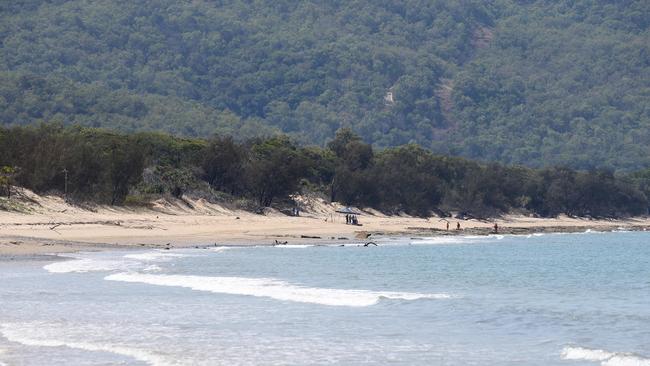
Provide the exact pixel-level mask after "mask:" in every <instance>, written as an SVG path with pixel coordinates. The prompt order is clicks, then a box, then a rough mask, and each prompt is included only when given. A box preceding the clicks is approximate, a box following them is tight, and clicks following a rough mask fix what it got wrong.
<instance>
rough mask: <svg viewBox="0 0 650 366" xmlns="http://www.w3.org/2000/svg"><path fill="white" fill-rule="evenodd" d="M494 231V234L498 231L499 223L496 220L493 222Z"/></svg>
mask: <svg viewBox="0 0 650 366" xmlns="http://www.w3.org/2000/svg"><path fill="white" fill-rule="evenodd" d="M494 233H495V234H498V233H499V225H498V224H497V223H496V222H495V223H494Z"/></svg>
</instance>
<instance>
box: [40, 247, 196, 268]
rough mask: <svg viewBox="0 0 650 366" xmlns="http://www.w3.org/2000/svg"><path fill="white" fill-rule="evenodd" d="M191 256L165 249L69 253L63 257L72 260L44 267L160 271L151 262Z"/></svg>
mask: <svg viewBox="0 0 650 366" xmlns="http://www.w3.org/2000/svg"><path fill="white" fill-rule="evenodd" d="M102 256H103V257H102ZM189 256H190V255H189V254H181V253H169V252H163V251H152V252H144V253H134V254H127V255H124V256H122V257H108V258H106V256H105V255H104V254H86V255H85V256H84V255H83V254H82V255H68V256H62V257H64V258H69V259H70V260H66V261H61V262H54V263H50V264H47V265H45V266H43V269H45V270H46V271H48V272H50V273H72V272H77V273H84V272H110V271H129V270H135V269H142V268H144V269H143V270H145V271H158V270H160V267H158V266H156V265H154V264H150V262H169V261H171V260H174V259H177V258H184V257H189Z"/></svg>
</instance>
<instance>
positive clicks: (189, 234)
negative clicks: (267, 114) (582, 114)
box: [0, 190, 650, 255]
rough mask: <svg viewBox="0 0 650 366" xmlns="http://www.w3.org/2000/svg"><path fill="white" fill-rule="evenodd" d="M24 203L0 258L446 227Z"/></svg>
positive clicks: (205, 207) (313, 212)
mask: <svg viewBox="0 0 650 366" xmlns="http://www.w3.org/2000/svg"><path fill="white" fill-rule="evenodd" d="M24 198H28V199H29V200H31V201H32V202H27V201H25V199H24ZM24 198H23V200H21V201H20V202H21V204H22V205H23V208H27V210H28V211H29V212H28V213H19V212H7V211H0V255H24V254H38V253H57V252H69V251H78V250H89V249H101V248H107V247H108V248H115V247H119V246H130V247H138V246H142V245H146V246H165V245H167V244H168V243H169V244H170V245H172V246H174V247H180V246H194V245H211V244H214V243H216V244H219V245H228V244H235V245H246V244H272V243H273V242H274V241H275V240H279V241H288V242H289V243H290V244H295V243H303V242H307V241H319V240H318V239H306V238H301V236H317V237H320V238H321V239H320V241H326V240H327V241H330V242H331V241H332V240H339V238H347V239H348V240H349V239H354V238H355V237H358V238H365V235H364V234H365V232H384V233H393V234H395V233H404V234H406V235H408V234H409V233H410V234H412V233H414V232H415V231H418V230H419V231H422V230H426V229H439V230H444V229H445V224H446V223H445V221H441V220H440V219H438V218H430V219H428V220H427V219H421V218H414V217H410V216H405V215H404V216H386V215H383V214H381V213H379V212H376V211H372V210H370V211H367V212H364V213H365V214H364V215H362V216H360V217H359V219H360V222H361V223H362V224H363V226H361V227H359V226H352V225H346V224H345V218H344V216H343V215H341V214H336V213H335V212H334V211H335V210H336V208H338V207H340V206H337V205H334V204H328V203H326V202H324V201H322V200H318V199H311V200H306V199H303V201H304V202H303V207H305V208H304V210H303V211H302V212H301V217H291V216H285V215H283V214H281V213H279V212H277V211H274V210H269V211H268V212H267V213H266V215H257V214H253V213H249V212H245V211H240V210H230V209H227V208H225V207H223V206H220V205H216V204H210V203H207V202H205V201H203V200H195V201H189V203H190V204H191V205H192V206H193V208H189V207H188V206H187V205H186V204H185V203H183V202H182V201H160V202H157V203H156V205H155V206H154V208H153V209H133V208H115V207H109V206H98V207H94V208H93V209H92V211H91V210H87V209H83V208H79V207H76V206H71V205H68V204H66V203H65V202H64V201H63V200H62V199H61V198H59V197H51V196H45V197H40V196H37V195H34V194H33V193H31V192H29V191H27V190H25V191H24ZM457 221H460V222H461V225H462V227H463V229H465V230H471V229H472V228H486V229H487V228H491V227H492V226H493V222H479V221H475V220H466V221H462V220H455V219H450V222H451V226H452V228H453V227H455V224H456V222H457ZM497 222H498V223H499V226H500V227H501V228H503V229H506V228H557V227H562V228H567V229H568V230H570V228H575V229H576V230H584V228H585V227H588V228H593V229H595V230H614V229H617V228H621V227H622V228H625V227H632V226H635V227H637V228H638V227H640V226H649V227H650V220H649V219H648V218H635V219H626V220H586V219H573V218H567V217H560V218H556V219H538V218H529V217H524V216H507V217H505V218H504V219H501V220H497ZM415 228H417V229H415ZM442 234H444V233H442ZM332 238H334V239H332Z"/></svg>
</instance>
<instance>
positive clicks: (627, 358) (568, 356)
mask: <svg viewBox="0 0 650 366" xmlns="http://www.w3.org/2000/svg"><path fill="white" fill-rule="evenodd" d="M562 359H564V360H582V361H593V362H600V364H601V365H602V366H650V359H648V358H644V357H641V356H638V355H634V354H631V353H620V352H608V351H604V350H602V349H589V348H583V347H565V348H564V349H563V350H562Z"/></svg>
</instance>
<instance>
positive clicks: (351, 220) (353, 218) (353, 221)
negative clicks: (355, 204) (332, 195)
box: [345, 215, 359, 225]
mask: <svg viewBox="0 0 650 366" xmlns="http://www.w3.org/2000/svg"><path fill="white" fill-rule="evenodd" d="M345 224H346V225H359V219H357V215H345Z"/></svg>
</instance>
